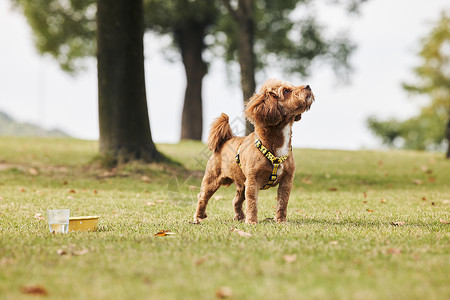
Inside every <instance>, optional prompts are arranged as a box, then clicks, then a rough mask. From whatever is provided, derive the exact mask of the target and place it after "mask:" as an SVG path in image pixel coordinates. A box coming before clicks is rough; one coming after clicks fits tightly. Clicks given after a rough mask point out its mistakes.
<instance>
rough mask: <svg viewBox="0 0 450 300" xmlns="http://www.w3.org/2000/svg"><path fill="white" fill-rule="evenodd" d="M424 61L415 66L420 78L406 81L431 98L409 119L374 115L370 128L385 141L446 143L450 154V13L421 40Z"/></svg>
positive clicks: (415, 145) (421, 146) (425, 145)
mask: <svg viewBox="0 0 450 300" xmlns="http://www.w3.org/2000/svg"><path fill="white" fill-rule="evenodd" d="M418 56H419V57H420V58H421V61H422V62H421V64H420V65H419V66H417V67H415V68H414V69H413V73H414V74H415V75H416V77H417V78H416V80H415V82H413V83H404V84H403V88H404V89H405V90H406V91H407V92H409V93H410V94H412V95H413V94H421V95H425V96H427V98H428V99H429V102H428V104H427V105H425V106H423V107H422V109H421V111H420V113H419V114H418V115H417V116H414V117H412V118H410V119H408V120H404V121H399V120H395V119H391V120H384V121H381V120H378V119H376V118H370V119H369V120H368V125H369V128H370V129H371V130H372V132H373V133H375V134H376V135H377V136H379V137H381V139H382V141H383V143H384V144H386V145H388V146H397V147H403V148H408V149H417V150H426V149H429V150H439V149H442V148H444V147H446V149H447V151H446V157H447V158H450V17H449V16H447V15H446V14H445V13H444V12H442V13H441V16H440V19H439V20H438V21H437V22H436V24H435V25H434V27H433V28H432V30H431V32H430V33H429V34H428V35H427V36H425V37H424V38H423V39H422V41H421V50H420V52H419V53H418Z"/></svg>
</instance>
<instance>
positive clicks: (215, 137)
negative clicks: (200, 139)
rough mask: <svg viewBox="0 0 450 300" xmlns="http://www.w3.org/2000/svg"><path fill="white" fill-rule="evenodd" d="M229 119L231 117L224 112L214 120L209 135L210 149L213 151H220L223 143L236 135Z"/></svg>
mask: <svg viewBox="0 0 450 300" xmlns="http://www.w3.org/2000/svg"><path fill="white" fill-rule="evenodd" d="M228 121H229V117H228V116H227V115H226V114H224V113H222V114H221V115H220V117H218V118H216V119H215V120H214V122H212V124H211V129H210V130H209V136H208V149H209V150H211V151H213V152H217V151H219V150H220V148H221V146H222V145H223V143H225V142H226V141H227V140H229V139H231V138H232V137H233V136H234V134H233V131H232V130H231V127H230V124H229V123H228Z"/></svg>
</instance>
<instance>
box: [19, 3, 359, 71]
mask: <svg viewBox="0 0 450 300" xmlns="http://www.w3.org/2000/svg"><path fill="white" fill-rule="evenodd" d="M11 1H13V3H15V4H16V5H17V7H19V8H20V9H21V10H22V11H23V13H24V14H25V16H26V17H27V20H28V22H29V24H30V26H31V28H32V30H33V33H34V37H35V44H36V48H37V49H38V51H39V52H40V53H48V54H50V55H52V56H53V57H54V58H55V59H56V60H57V61H58V62H59V64H60V65H61V68H62V69H64V70H66V71H69V72H75V71H77V70H78V69H80V67H82V64H80V63H81V61H82V58H85V57H89V56H95V54H96V52H95V51H96V50H95V49H96V43H95V31H96V23H95V13H96V3H95V0H67V1H63V0H51V1H47V0H11ZM335 2H336V3H340V1H335ZM361 2H364V0H352V1H349V2H348V1H344V3H346V4H347V6H348V8H349V9H354V8H355V7H357V5H358V4H359V3H361ZM308 3H309V1H305V0H289V1H277V0H257V1H256V3H255V8H256V11H255V22H256V28H255V50H256V57H257V59H258V61H257V66H258V68H259V69H260V70H261V69H263V68H265V67H266V66H271V67H279V69H280V70H282V71H285V72H286V73H299V74H301V75H303V76H307V75H308V74H309V73H310V67H311V64H312V62H313V61H315V60H317V59H321V60H324V61H326V62H327V63H328V64H330V65H331V66H332V68H333V69H334V71H335V72H336V73H337V74H338V75H339V77H341V78H346V75H347V73H348V71H349V70H350V69H351V67H350V64H349V56H350V54H351V52H352V50H353V49H354V47H355V46H354V45H353V44H352V43H351V42H350V41H349V40H348V39H347V38H346V37H345V35H343V36H341V37H337V38H331V39H330V38H326V37H324V36H323V29H324V28H323V27H322V26H321V25H319V24H317V23H316V21H315V20H314V17H313V16H311V15H308V16H305V17H303V18H301V19H299V20H293V19H292V16H291V12H292V11H294V10H295V9H296V8H298V7H303V9H304V10H305V11H308ZM144 11H145V26H146V28H147V29H148V30H151V31H154V32H157V33H159V34H169V35H172V38H174V41H175V40H176V36H175V33H176V31H177V30H179V29H180V28H183V27H185V26H189V24H192V22H193V23H199V24H200V23H201V24H207V28H208V30H207V34H208V35H209V36H208V39H207V43H206V44H207V46H208V47H209V48H210V49H211V50H212V53H215V54H216V57H224V58H225V59H226V60H227V61H236V59H237V57H236V49H237V35H238V34H239V33H238V28H237V26H236V24H235V23H234V22H233V21H232V18H231V16H230V15H229V14H228V13H227V12H226V10H225V8H224V7H223V5H222V1H220V0H215V1H208V0H201V1H188V0H182V1H180V0H145V1H144Z"/></svg>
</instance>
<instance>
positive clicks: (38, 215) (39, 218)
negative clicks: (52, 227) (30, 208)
mask: <svg viewBox="0 0 450 300" xmlns="http://www.w3.org/2000/svg"><path fill="white" fill-rule="evenodd" d="M34 218H35V219H37V220H45V217H44V216H43V215H42V214H39V213H38V214H35V215H34Z"/></svg>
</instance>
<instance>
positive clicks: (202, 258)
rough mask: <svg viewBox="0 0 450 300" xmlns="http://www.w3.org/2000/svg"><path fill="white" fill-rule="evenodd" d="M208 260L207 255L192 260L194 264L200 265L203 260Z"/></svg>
mask: <svg viewBox="0 0 450 300" xmlns="http://www.w3.org/2000/svg"><path fill="white" fill-rule="evenodd" d="M207 260H208V257H207V256H202V257H200V258H197V259H196V260H195V261H194V264H195V265H196V266H200V265H202V264H203V263H204V262H205V261H207Z"/></svg>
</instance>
